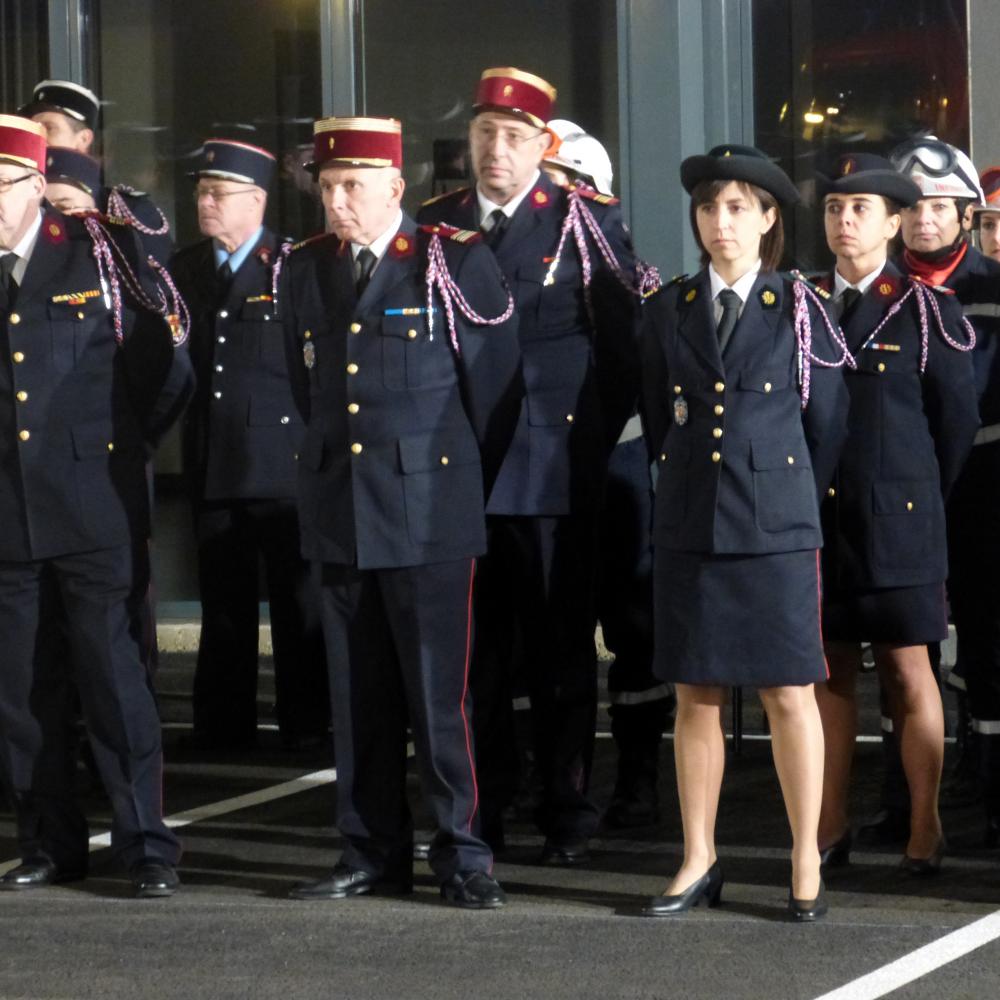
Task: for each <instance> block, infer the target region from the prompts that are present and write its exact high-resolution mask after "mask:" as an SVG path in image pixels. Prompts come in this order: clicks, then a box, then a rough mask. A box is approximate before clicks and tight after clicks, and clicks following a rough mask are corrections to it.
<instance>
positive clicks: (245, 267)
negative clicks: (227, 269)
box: [226, 230, 268, 310]
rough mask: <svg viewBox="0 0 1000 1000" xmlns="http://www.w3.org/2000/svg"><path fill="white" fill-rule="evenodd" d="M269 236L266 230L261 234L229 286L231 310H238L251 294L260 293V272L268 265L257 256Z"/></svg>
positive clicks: (228, 302)
mask: <svg viewBox="0 0 1000 1000" xmlns="http://www.w3.org/2000/svg"><path fill="white" fill-rule="evenodd" d="M267 236H268V233H267V231H266V230H265V231H264V232H263V233H261V237H260V239H259V240H258V241H257V243H256V244H255V245H254V248H253V249H252V250H251V251H250V252H249V253H248V254H247V255H246V258H245V259H244V261H243V263H242V264H241V265H240V267H239V269H238V270H237V272H236V273H235V274H234V275H233V280H232V283H231V284H230V286H229V292H228V294H227V295H226V306H227V307H228V308H229V309H230V310H232V309H236V308H238V307H239V306H240V304H241V303H242V302H243V300H244V299H245V298H246V297H247V296H248V295H249V294H251V293H253V292H257V291H259V289H260V271H261V268H266V265H265V264H264V263H263V262H262V261H261V259H260V258H259V257H258V256H257V251H258V250H259V249H260V248H261V247H262V246H266V242H265V241H266V240H267Z"/></svg>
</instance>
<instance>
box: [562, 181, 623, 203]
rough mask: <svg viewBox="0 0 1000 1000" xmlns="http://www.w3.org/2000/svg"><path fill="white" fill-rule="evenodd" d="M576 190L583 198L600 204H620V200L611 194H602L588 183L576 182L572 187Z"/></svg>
mask: <svg viewBox="0 0 1000 1000" xmlns="http://www.w3.org/2000/svg"><path fill="white" fill-rule="evenodd" d="M571 190H573V191H576V193H577V194H578V195H580V197H581V198H587V199H588V200H589V201H596V202H597V204H598V205H618V204H620V202H619V200H618V199H617V198H616V197H614V195H610V194H601V192H600V191H595V190H594V189H593V188H592V187H588V186H587V185H586V184H576V185H574V186H573V188H572V189H571Z"/></svg>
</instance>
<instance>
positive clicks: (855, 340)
mask: <svg viewBox="0 0 1000 1000" xmlns="http://www.w3.org/2000/svg"><path fill="white" fill-rule="evenodd" d="M905 290H906V289H905V287H904V284H903V280H902V275H900V273H899V271H898V270H897V269H896V268H895V267H894V266H893V265H892V264H891V263H889V262H888V261H887V262H886V265H885V267H884V268H883V269H882V272H881V274H879V276H878V277H877V278H876V279H875V280H874V281H873V282H872V283H871V285H869V286H868V289H867V290H866V291H865V294H864V295H862V296H861V298H860V299H859V301H858V304H857V305H856V306H855V307H854V312H852V313H851V315H850V316H849V317H848V320H847V324H846V325H844V326H843V331H844V337H845V339H846V341H847V346H848V347H849V348H850V350H851V352H852V353H854V354H856V353H857V352H858V351H859V350H861V347H862V345H863V344H864V342H865V341H866V340H867V339H868V337H869V335H870V334H871V332H872V330H874V329H875V327H877V326H878V324H879V323H880V322H881V320H882V317H883V316H884V315H885V314H886V311H887V310H888V309H889V307H890V306H891V305H892V304H893V302H895V301H896V300H897V299H898V298H899V297H900V296H901V295H902V294H903V292H904V291H905Z"/></svg>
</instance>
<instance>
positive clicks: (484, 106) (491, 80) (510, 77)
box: [472, 66, 556, 128]
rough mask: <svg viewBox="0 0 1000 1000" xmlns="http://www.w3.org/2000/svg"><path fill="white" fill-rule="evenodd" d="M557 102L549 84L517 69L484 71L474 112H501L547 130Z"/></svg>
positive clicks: (480, 79) (473, 107) (511, 67)
mask: <svg viewBox="0 0 1000 1000" xmlns="http://www.w3.org/2000/svg"><path fill="white" fill-rule="evenodd" d="M555 100H556V88H555V87H553V86H552V84H551V83H549V82H548V81H547V80H543V79H542V78H541V77H540V76H535V74H534V73H525V71H524V70H523V69H515V68H514V67H513V66H497V67H494V68H493V69H486V70H483V75H482V76H481V77H480V78H479V86H478V87H477V88H476V100H475V103H474V104H473V106H472V110H473V111H474V112H475V113H476V114H479V113H480V112H481V111H501V112H503V113H504V114H507V115H514V116H515V117H516V118H523V119H524V120H525V121H527V122H529V123H530V124H532V125H534V126H535V127H536V128H545V123H546V122H547V121H548V120H549V119H550V118H551V117H552V106H553V105H554V104H555Z"/></svg>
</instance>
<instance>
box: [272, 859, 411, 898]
mask: <svg viewBox="0 0 1000 1000" xmlns="http://www.w3.org/2000/svg"><path fill="white" fill-rule="evenodd" d="M410 892H413V878H412V876H409V877H407V878H403V879H387V878H385V877H384V876H382V875H376V874H375V873H374V872H367V871H365V870H364V869H362V868H351V867H350V865H336V866H335V867H334V869H333V871H332V872H331V873H330V874H329V875H328V876H327V877H326V878H321V879H316V880H315V881H313V882H303V883H302V884H301V885H297V886H295V888H293V889H292V890H291V891H290V892H289V893H288V895H289V896H290V897H291V898H292V899H347V898H348V897H349V896H364V895H373V894H378V893H383V894H386V895H390V896H405V895H406V894H407V893H410Z"/></svg>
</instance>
